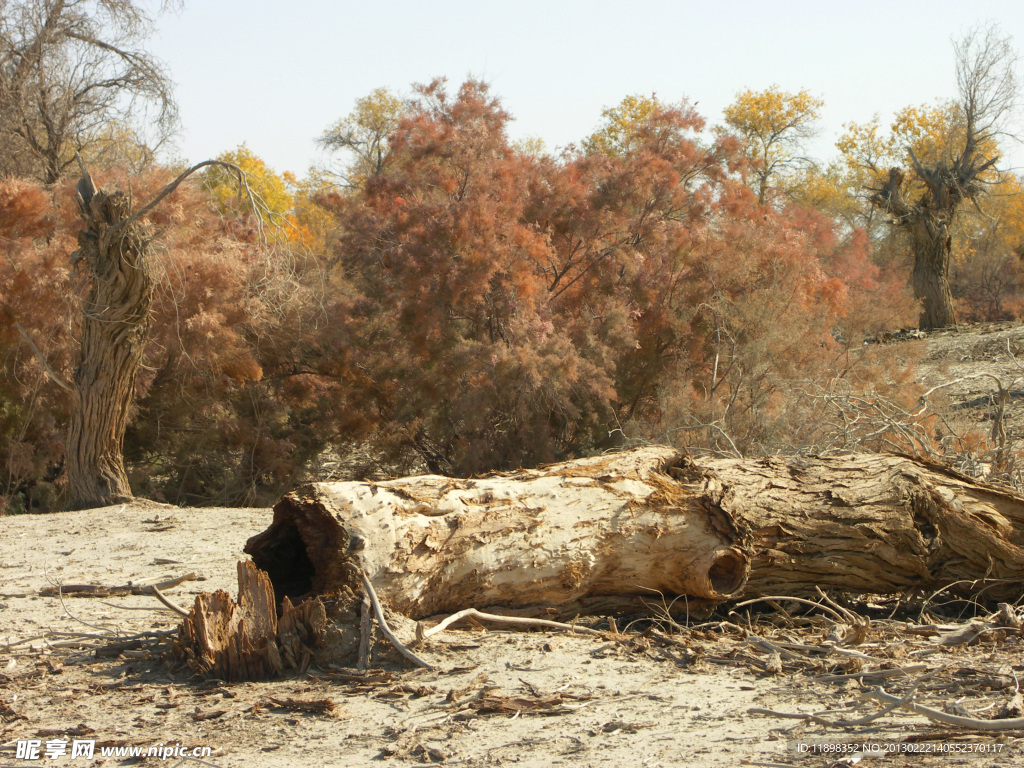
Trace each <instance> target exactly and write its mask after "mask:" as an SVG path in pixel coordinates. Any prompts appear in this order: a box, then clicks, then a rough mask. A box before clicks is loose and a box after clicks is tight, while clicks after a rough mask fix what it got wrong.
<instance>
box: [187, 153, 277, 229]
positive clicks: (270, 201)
mask: <svg viewBox="0 0 1024 768" xmlns="http://www.w3.org/2000/svg"><path fill="white" fill-rule="evenodd" d="M217 159H218V160H220V161H221V162H224V163H231V164H232V165H236V166H238V167H239V168H241V169H242V171H243V172H244V173H245V176H246V182H247V183H248V185H249V189H250V190H251V192H252V194H253V196H254V197H255V198H256V202H257V206H258V208H259V209H260V210H259V215H260V217H261V218H262V219H263V220H264V221H266V222H267V223H271V224H280V223H281V222H280V217H284V216H285V215H286V214H288V212H289V211H291V209H292V205H293V202H294V201H293V199H292V195H291V193H290V192H289V191H288V187H287V185H286V183H285V179H284V178H283V177H282V176H281V175H280V174H278V173H276V172H275V171H273V170H271V169H270V168H269V167H268V166H267V164H266V163H265V162H263V160H262V159H261V158H260V157H258V156H257V155H255V154H254V153H253V152H252V151H251V150H250V149H249V148H248V147H247V146H246V145H245V144H244V143H243V144H241V145H240V146H239V147H238V149H235V150H233V151H231V152H224V153H222V154H221V155H219V156H218V157H217ZM203 186H204V187H206V189H207V190H209V192H210V194H211V195H212V196H213V198H214V199H215V200H216V202H217V205H218V207H219V208H220V209H221V211H224V212H228V211H230V212H233V213H242V212H244V211H246V210H247V209H248V206H249V201H248V200H246V199H245V192H244V190H240V189H239V187H238V180H237V179H236V178H235V176H234V174H232V173H231V172H230V171H229V170H228V169H227V168H222V167H219V166H213V167H211V168H210V169H209V170H208V171H207V173H206V176H205V179H204V181H203Z"/></svg>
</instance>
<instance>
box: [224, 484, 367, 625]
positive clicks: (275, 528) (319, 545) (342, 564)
mask: <svg viewBox="0 0 1024 768" xmlns="http://www.w3.org/2000/svg"><path fill="white" fill-rule="evenodd" d="M357 546H358V539H354V540H350V537H349V536H348V534H347V532H346V531H345V529H344V528H343V527H342V526H341V525H339V523H338V521H337V520H336V519H335V518H334V516H332V515H331V513H330V512H329V511H328V510H327V509H326V508H325V507H324V505H323V504H322V503H321V501H320V500H319V498H318V497H317V495H316V492H315V489H314V488H313V487H312V486H305V487H303V488H299V489H296V490H295V491H292V492H291V493H289V494H287V495H285V496H284V497H283V498H282V499H281V500H280V501H279V502H278V503H277V504H276V505H275V506H274V519H273V521H272V522H271V524H270V527H269V528H267V530H265V531H263V533H260V534H257V535H256V536H253V537H252V538H250V539H249V540H248V541H247V542H246V544H245V547H244V549H243V551H244V552H245V553H246V554H248V555H250V556H251V557H252V560H253V563H254V564H255V565H256V567H257V568H259V569H260V570H263V571H266V572H267V575H268V576H269V577H270V582H271V584H273V587H274V594H275V596H276V602H277V605H278V609H279V610H280V607H281V605H282V603H283V600H284V598H286V597H287V598H288V599H289V600H291V602H292V603H293V604H297V603H300V602H302V601H303V600H304V599H306V598H307V597H312V596H314V595H320V594H323V593H326V592H336V591H338V590H339V589H342V590H345V591H351V592H353V593H356V592H360V589H361V588H360V587H359V586H358V576H356V575H355V573H352V572H350V571H351V569H350V568H349V560H350V557H349V553H350V552H352V551H354V550H356V548H357ZM346 588H347V589H346Z"/></svg>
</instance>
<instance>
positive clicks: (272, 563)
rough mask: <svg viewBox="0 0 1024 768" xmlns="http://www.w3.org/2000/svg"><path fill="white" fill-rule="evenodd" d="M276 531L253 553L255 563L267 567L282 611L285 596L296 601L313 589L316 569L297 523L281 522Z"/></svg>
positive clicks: (261, 568)
mask: <svg viewBox="0 0 1024 768" xmlns="http://www.w3.org/2000/svg"><path fill="white" fill-rule="evenodd" d="M274 533H275V535H274V537H273V538H267V539H265V540H264V541H263V542H262V546H260V547H259V549H258V550H256V551H252V552H251V553H250V554H252V561H253V563H254V564H255V565H256V567H257V568H259V569H260V570H263V571H266V572H267V575H268V576H269V577H270V583H271V584H273V585H274V599H275V601H276V602H277V611H278V614H279V615H280V612H281V601H282V600H283V599H284V598H285V596H287V597H288V599H289V600H291V602H292V603H293V604H296V605H297V604H298V603H299V602H300V600H301V598H303V597H304V596H306V595H308V594H309V593H310V592H312V591H313V578H314V577H315V576H316V570H315V569H314V567H313V563H312V562H311V561H310V559H309V555H308V554H306V544H305V542H303V540H302V536H301V535H299V529H298V528H297V527H296V526H295V525H294V524H290V525H289V524H285V525H281V526H280V527H277V530H276V531H275V532H274ZM246 549H248V547H246Z"/></svg>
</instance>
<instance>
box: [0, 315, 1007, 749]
mask: <svg viewBox="0 0 1024 768" xmlns="http://www.w3.org/2000/svg"><path fill="white" fill-rule="evenodd" d="M1016 333H1017V332H1016V331H1013V332H1012V334H1010V335H1016ZM1003 335H1004V333H1003V331H999V332H998V333H996V334H995V335H992V336H991V337H990V338H988V339H981V338H979V339H978V340H977V343H976V344H974V345H973V346H970V347H969V349H968V351H966V352H957V349H961V350H962V349H964V341H965V340H964V339H963V338H959V339H953V340H952V341H950V342H948V344H947V342H946V341H944V338H945V337H943V339H937V340H935V344H937V345H938V346H934V347H933V354H932V358H931V359H933V360H934V361H935V364H936V366H939V365H940V364H941V366H943V369H942V370H940V369H939V368H938V367H937V368H936V370H937V371H938V372H937V373H935V376H936V377H942V376H949V375H961V376H962V375H970V374H971V373H974V372H976V371H977V370H978V368H977V364H978V363H979V362H980V361H981V360H988V361H993V360H998V361H999V364H1000V366H1001V375H1002V376H1004V377H1005V376H1009V375H1010V374H1011V372H1012V373H1014V374H1016V373H1024V372H1019V371H1017V370H1016V369H1015V368H1013V366H1009V367H1007V362H1008V359H1007V358H1006V357H1005V355H1004V354H1003V353H1002V352H1001V351H1000V350H1001V349H1005V339H1004V338H1003ZM914 343H918V342H914ZM928 343H929V344H932V343H933V340H929V342H928ZM972 344H973V342H972ZM943 345H945V346H943ZM947 347H948V348H947ZM946 366H948V367H946ZM1011 369H1012V371H1011ZM1010 378H1011V379H1012V378H1013V376H1011V377H1010ZM1007 383H1009V382H1007ZM972 384H973V382H972ZM977 389H978V393H981V391H982V390H983V389H985V388H984V387H982V386H980V385H979V386H978V387H977ZM974 394H975V393H973V389H972V388H971V387H965V388H964V390H961V391H958V392H956V395H957V396H958V397H960V398H964V397H970V396H974ZM270 518H271V513H270V510H268V509H218V508H208V509H179V508H175V507H169V506H165V505H158V504H152V503H149V502H137V503H134V504H131V505H127V506H120V507H110V508H106V509H97V510H87V511H82V512H69V513H62V514H53V515H24V516H17V517H6V518H0V766H8V765H11V766H15V765H17V766H28V765H41V764H45V765H62V766H63V765H72V766H87V765H107V766H114V765H170V766H173V765H177V764H179V763H181V758H180V757H178V756H176V755H175V756H171V757H166V758H164V759H161V758H158V757H142V758H128V757H124V756H123V755H122V756H116V755H108V756H102V755H101V754H100V752H101V750H102V749H103V748H113V749H118V748H129V749H130V748H140V747H141V748H143V750H145V749H148V748H149V747H151V746H154V745H163V746H170V747H174V746H177V745H184V746H185V747H187V748H189V749H191V748H194V747H209V748H211V750H212V751H211V754H210V755H209V756H207V757H205V758H204V760H205V761H206V764H209V765H215V766H222V767H223V768H227V767H228V766H245V767H246V768H270V767H271V766H362V765H392V766H396V767H401V768H405V766H412V765H427V764H439V763H441V764H444V765H458V766H497V765H516V766H537V767H540V766H550V765H566V766H602V768H605V767H606V766H648V767H650V768H656V767H657V766H677V765H685V766H689V767H690V768H703V767H704V766H721V765H741V764H747V765H766V766H767V765H781V766H835V765H854V764H857V761H858V759H857V758H853V759H852V760H851V759H850V756H849V755H846V756H845V757H844V756H843V755H842V754H838V755H837V754H829V755H824V756H823V755H814V754H809V753H806V752H804V753H801V752H798V751H797V749H798V748H799V747H798V745H799V744H801V743H803V744H808V743H810V742H812V741H813V740H819V741H821V740H823V741H824V742H825V743H826V744H833V745H837V748H842V747H841V745H844V744H853V743H859V742H863V741H871V742H873V743H875V744H879V745H886V744H890V745H891V744H893V743H895V742H896V741H898V740H900V739H906V738H908V736H913V737H915V738H920V739H922V740H921V741H919V742H913V741H911V742H906V741H905V742H904V744H905V745H906V744H912V743H917V744H923V745H925V748H927V749H931V750H933V751H932V752H931V753H924V754H921V753H917V754H910V755H893V754H891V753H890V754H880V753H877V752H876V753H874V754H873V755H872V756H869V757H866V758H865V759H863V760H860V764H862V765H872V766H873V765H893V764H906V765H911V764H913V765H942V766H950V765H970V766H976V767H977V768H981V766H1008V765H1024V750H1022V748H1021V746H1020V745H1021V743H1024V742H1022V737H1024V733H1021V732H1012V733H1009V734H1004V735H1002V736H995V737H993V736H991V735H989V736H986V735H981V734H979V733H970V732H966V733H965V732H962V731H957V730H955V729H953V730H951V729H949V728H947V727H943V726H930V725H928V724H927V722H926V721H925V720H924V719H923V718H921V717H920V716H916V715H911V714H906V713H902V714H898V713H897V714H890V715H888V716H886V717H884V718H881V719H879V720H875V721H873V722H871V723H870V724H867V725H865V726H861V727H849V728H837V727H834V726H825V725H821V724H815V723H813V722H807V721H803V720H792V719H790V720H787V719H782V718H779V717H774V716H766V715H763V714H754V713H750V712H749V711H748V710H749V709H751V708H765V709H772V710H777V711H784V712H789V713H794V712H804V713H808V712H819V713H821V712H825V713H831V714H826V715H825V717H829V718H833V719H839V718H843V717H846V718H852V717H856V716H859V715H862V714H864V713H869V712H873V711H877V709H878V705H877V704H875V703H871V702H864V701H863V700H862V699H861V695H862V694H863V692H864V690H866V689H870V688H871V687H872V686H867V688H864V687H861V686H860V685H858V684H857V683H856V682H855V681H852V680H846V681H839V682H837V681H826V680H822V679H821V677H822V675H825V674H828V673H836V672H839V673H842V672H848V671H850V669H851V667H850V661H851V660H850V658H849V657H848V656H847V657H844V656H837V655H821V656H814V655H813V654H811V656H813V658H810V659H808V658H807V657H804V656H801V657H800V658H798V659H796V660H795V661H794V660H791V659H790V658H788V657H787V658H785V659H783V664H782V671H781V672H779V671H778V670H777V669H775V670H773V669H772V660H771V659H770V658H769V656H768V655H767V654H766V653H764V652H757V651H756V649H754V650H752V649H751V646H750V645H749V644H744V641H743V640H742V637H741V636H736V635H729V634H728V633H719V634H716V633H715V632H712V631H709V630H708V629H705V630H703V631H694V632H688V633H682V634H679V635H678V636H677V637H678V638H679V644H678V645H676V646H666V645H665V644H663V643H662V644H658V643H653V642H650V641H648V640H646V639H644V638H643V637H640V636H637V637H636V638H635V639H634V640H631V641H630V642H622V643H609V642H606V641H605V640H603V639H600V638H598V639H595V638H592V637H587V636H579V635H575V636H572V635H566V634H559V633H551V632H503V631H484V630H482V629H479V628H477V629H466V630H459V631H450V632H446V633H442V634H441V635H438V636H436V639H435V638H432V639H431V641H430V644H429V645H426V646H421V647H420V648H419V649H418V652H419V653H420V654H421V655H422V656H424V657H425V658H426V659H427V660H428V661H430V662H431V663H432V664H433V665H434V667H435V669H433V670H430V671H424V670H409V669H408V668H407V667H406V666H403V665H402V664H401V663H399V662H398V661H396V659H395V658H394V656H393V654H392V653H391V652H390V651H389V649H387V648H386V647H384V646H378V653H377V656H376V658H375V667H376V669H375V670H372V671H371V673H369V674H368V675H366V676H363V677H359V676H357V675H355V674H354V673H353V671H352V670H324V669H317V668H316V667H310V668H309V669H307V670H306V672H305V674H303V675H301V676H293V677H291V678H287V679H281V680H276V681H272V682H268V683H258V684H257V683H244V684H234V685H226V684H222V683H220V682H218V681H203V680H200V679H197V678H195V677H193V675H192V674H191V673H190V671H189V670H188V669H187V668H182V667H181V665H180V664H178V663H177V662H176V661H174V660H173V659H172V658H171V657H170V656H169V654H167V650H168V648H169V643H168V642H166V641H159V638H158V639H154V640H152V641H150V640H146V639H145V638H143V640H144V642H143V643H142V644H141V646H140V647H137V648H126V649H124V650H123V652H121V653H120V654H116V653H115V654H113V655H110V656H102V655H100V654H102V653H104V652H105V649H106V648H107V647H108V645H109V643H110V642H111V641H116V640H118V639H119V638H121V639H123V638H124V637H126V636H132V635H135V634H136V633H141V632H161V631H163V632H168V631H171V630H173V629H174V628H175V627H176V624H177V621H176V617H175V615H173V614H170V613H167V612H165V611H163V610H161V606H160V605H159V604H158V603H157V601H156V600H155V599H154V598H153V597H151V596H147V595H132V594H127V595H124V594H122V595H115V596H108V597H102V598H101V597H83V596H73V597H72V596H65V597H63V599H61V598H60V597H57V596H45V595H42V594H40V591H42V590H46V589H47V588H52V587H53V586H55V585H74V584H82V583H88V584H96V585H105V586H109V587H115V586H121V585H128V584H133V585H140V584H147V583H155V582H160V581H163V580H167V579H172V578H175V577H179V576H182V575H185V574H189V573H194V574H195V577H196V578H195V580H189V581H185V582H183V583H181V584H180V585H179V586H176V587H173V588H170V589H168V590H166V593H167V595H168V597H170V598H171V599H172V600H174V601H175V602H176V603H178V604H179V605H183V606H185V607H189V606H190V605H191V603H192V600H193V596H194V595H195V594H197V593H198V592H200V591H207V592H210V591H213V590H215V589H218V588H223V589H227V590H229V591H231V592H232V593H234V592H235V564H236V562H237V560H238V559H240V558H242V557H244V555H243V554H242V547H243V546H244V545H245V542H246V540H247V539H248V538H249V537H250V536H252V535H254V534H256V533H259V532H261V531H263V530H264V529H265V528H266V527H267V526H268V525H269V523H270ZM467 607H468V606H467ZM733 618H734V620H739V619H737V618H736V617H733ZM826 629H827V626H826V625H825V624H822V623H817V624H814V623H812V624H810V625H809V626H807V627H805V629H804V630H802V631H801V633H800V634H799V636H798V635H797V634H796V633H795V632H791V633H790V639H792V640H794V641H800V642H804V643H811V644H815V643H820V642H822V640H823V638H824V635H825V630H826ZM62 633H63V634H62ZM869 639H870V638H869ZM874 639H875V640H876V641H877V642H875V643H874V645H872V646H871V647H872V648H873V649H874V650H872V651H871V653H872V654H874V656H875V657H879V658H885V659H887V660H888V661H889V662H891V664H892V665H894V666H901V665H904V664H909V663H911V662H913V661H915V659H914V658H912V656H913V655H914V653H922V659H923V660H925V661H926V662H927V663H928V665H929V666H928V668H929V669H933V668H935V667H936V666H941V665H942V664H949V665H950V668H949V670H950V671H949V672H948V673H947V676H946V677H945V678H943V682H942V683H941V685H939V684H938V683H936V684H935V685H932V684H931V683H929V685H932V687H930V688H928V695H929V696H932V697H933V698H934V697H940V700H944V701H948V702H953V701H956V700H958V701H960V702H962V704H963V705H964V706H966V707H967V709H968V711H969V712H971V713H976V712H983V711H986V710H991V709H992V708H993V707H997V706H998V705H999V704H1000V703H1001V702H1005V700H1006V699H1007V697H1008V696H1009V695H1010V694H1012V688H1013V686H1015V684H1016V683H1015V680H1016V679H1017V678H1018V677H1024V665H1022V664H1021V661H1022V658H1021V650H1022V642H1021V637H1020V633H1019V632H1017V633H1016V634H1013V633H1010V634H1009V636H1007V635H1006V633H1003V635H1001V636H1000V638H999V640H998V642H996V641H993V642H992V643H989V644H988V645H985V644H984V643H979V644H976V645H975V646H973V647H972V648H971V649H966V648H962V647H961V648H944V647H936V648H934V649H931V648H926V649H925V652H921V651H914V652H911V651H910V650H909V646H906V644H905V643H903V641H902V640H900V639H899V638H895V639H894V638H893V637H892V636H887V637H886V638H882V637H881V636H878V637H875V638H874ZM925 642H926V641H925ZM859 647H863V648H867V647H868V646H859ZM917 660H918V661H919V660H921V659H917ZM957 675H960V677H959V678H958V677H957ZM978 675H994V676H997V677H999V679H1000V680H1002V681H1003V682H1002V683H999V684H998V685H995V687H992V686H989V687H988V688H985V687H981V688H979V687H978V686H977V685H966V683H965V682H964V681H965V680H977V679H978V677H977V676H978ZM965 676H966V677H965ZM972 676H973V677H972ZM993 679H994V678H993ZM936 680H938V678H936ZM886 685H887V687H889V689H890V690H897V689H896V688H894V687H892V686H890V685H889V684H888V683H886ZM965 686H966V687H965ZM926 687H927V686H922V688H921V690H922V691H924V690H925V688H926ZM1007 687H1009V689H1010V690H1009V691H1008V690H1007ZM486 701H502V702H504V704H503V706H499V707H492V708H491V710H488V709H487V708H486V707H483V706H482V702H486ZM332 705H333V709H331V710H330V711H308V710H311V709H316V708H317V707H319V708H320V709H322V710H327V709H328V708H329V707H331V706H332ZM303 707H305V709H303ZM979 716H982V715H979ZM29 739H36V740H38V741H39V742H40V750H41V752H42V751H43V750H45V748H46V746H47V742H54V744H53V746H59V743H60V742H66V743H67V745H68V749H69V750H70V748H71V742H72V741H73V740H74V739H80V740H94V741H95V744H96V746H95V750H96V751H95V754H94V757H93V758H91V759H88V758H85V757H74V758H72V757H71V756H70V755H64V756H59V757H57V758H56V759H48V758H46V757H45V756H42V757H40V758H39V759H37V760H24V759H18V758H17V752H16V749H17V743H18V742H19V741H24V740H29ZM950 744H960V745H980V748H981V749H986V750H991V751H988V752H981V753H973V754H967V753H962V752H961V753H952V754H951V753H949V752H940V753H938V754H936V753H935V751H934V750H943V749H949V748H950V747H949V746H948V745H950ZM928 745H931V746H930V747H929V746H928ZM943 745H947V746H945V747H944V746H943ZM882 748H883V749H884V748H885V747H884V746H883V747H882ZM976 748H978V747H976ZM188 764H189V765H198V764H199V763H197V762H194V761H189V762H188Z"/></svg>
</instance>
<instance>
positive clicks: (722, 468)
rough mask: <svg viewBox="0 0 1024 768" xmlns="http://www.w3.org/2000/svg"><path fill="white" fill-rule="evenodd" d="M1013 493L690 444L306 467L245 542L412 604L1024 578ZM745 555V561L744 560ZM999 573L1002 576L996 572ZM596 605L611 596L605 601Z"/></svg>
mask: <svg viewBox="0 0 1024 768" xmlns="http://www.w3.org/2000/svg"><path fill="white" fill-rule="evenodd" d="M1022 546H1024V499H1021V498H1020V497H1018V496H1015V495H1014V494H1012V493H1009V492H1006V491H1002V490H999V489H996V488H992V487H988V486H984V485H981V484H978V483H976V482H974V481H972V480H970V479H969V478H966V477H964V476H961V475H958V474H956V473H955V472H952V471H950V470H947V469H945V468H943V467H941V466H939V465H936V464H929V463H926V462H922V461H919V460H915V459H911V458H907V457H903V456H894V455H875V454H856V455H847V456H837V457H829V458H803V457H790V458H767V459H761V460H750V459H700V460H697V461H693V460H690V459H687V458H683V457H680V456H678V455H677V454H676V453H675V452H674V451H673V450H672V449H669V448H663V447H654V448H641V449H637V450H634V451H628V452H624V453H619V454H613V455H609V456H602V457H597V458H591V459H581V460H578V461H572V462H567V463H565V464H557V465H554V466H551V467H547V468H544V469H539V470H531V471H524V472H519V473H515V474H508V475H498V476H493V477H487V478H482V479H476V480H458V479H452V478H443V477H437V476H430V475H428V476H423V477H413V478H403V479H399V480H390V481H387V482H383V483H317V484H313V485H309V486H305V487H303V488H300V489H298V490H296V491H294V492H292V493H290V494H288V495H287V496H285V497H284V498H283V499H282V500H281V501H280V502H279V503H278V505H277V506H276V507H275V509H274V520H273V523H272V524H271V526H270V527H269V528H268V529H267V530H266V531H264V532H263V533H261V534H259V535H257V536H255V537H253V538H252V539H250V540H249V542H248V543H247V544H246V547H245V551H246V552H248V553H249V554H251V555H252V557H253V561H254V562H255V564H256V565H257V566H258V567H260V568H262V569H264V570H266V571H267V572H268V574H269V575H270V578H271V581H272V582H273V584H274V588H275V593H276V594H277V599H278V601H279V602H280V600H281V599H282V598H283V597H284V596H285V595H287V596H288V597H289V598H291V600H292V602H297V601H299V600H301V599H303V598H304V597H306V596H309V595H317V594H323V593H326V592H330V591H333V590H337V589H339V588H340V587H345V588H347V589H349V590H351V591H353V592H358V591H359V588H358V578H354V577H353V568H359V569H361V570H363V571H364V572H365V573H366V574H367V575H368V576H369V578H370V580H371V582H372V583H373V586H374V588H375V589H376V590H377V593H378V595H380V596H381V598H382V599H384V600H386V601H387V602H388V604H389V605H390V606H391V607H392V608H393V609H394V610H396V611H397V612H399V613H402V614H404V615H407V616H409V617H411V618H420V617H423V616H427V615H431V614H436V613H440V612H446V611H456V610H459V609H462V608H466V607H478V608H483V607H485V606H488V605H500V606H504V607H507V608H508V607H511V608H517V607H524V606H538V605H547V606H567V605H571V606H573V607H574V608H575V607H578V606H580V605H582V604H583V602H584V601H586V600H588V599H600V598H609V597H615V598H623V599H624V600H623V602H625V599H627V598H640V597H643V596H651V595H657V594H659V593H660V594H662V595H664V596H665V598H666V599H669V600H670V599H671V598H673V597H676V596H680V595H686V596H688V597H689V598H694V599H696V600H698V601H704V603H705V604H707V603H715V602H720V601H722V600H726V599H729V598H732V597H738V596H740V595H755V594H768V593H772V592H776V593H777V592H782V593H787V594H793V595H809V594H814V591H815V587H816V586H819V585H820V586H822V587H832V588H836V589H840V590H843V591H846V592H850V593H861V594H888V593H894V592H899V591H901V590H904V589H908V588H914V587H916V588H921V589H937V588H939V587H942V586H945V585H948V584H952V583H954V582H961V581H962V582H965V584H964V586H963V588H962V591H963V592H965V593H970V592H971V591H972V590H973V589H976V588H977V582H978V581H979V580H989V581H988V582H986V584H987V586H986V588H985V597H987V598H990V599H993V600H995V599H999V600H1012V599H1016V598H1017V597H1019V595H1020V592H1021V591H1022V585H1021V580H1020V577H1021V574H1022V573H1024V550H1022ZM748 567H749V577H748V574H747V569H748ZM1001 580H1003V581H1002V583H1000V581H1001ZM605 604H606V605H607V604H608V603H607V602H606V603H605Z"/></svg>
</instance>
